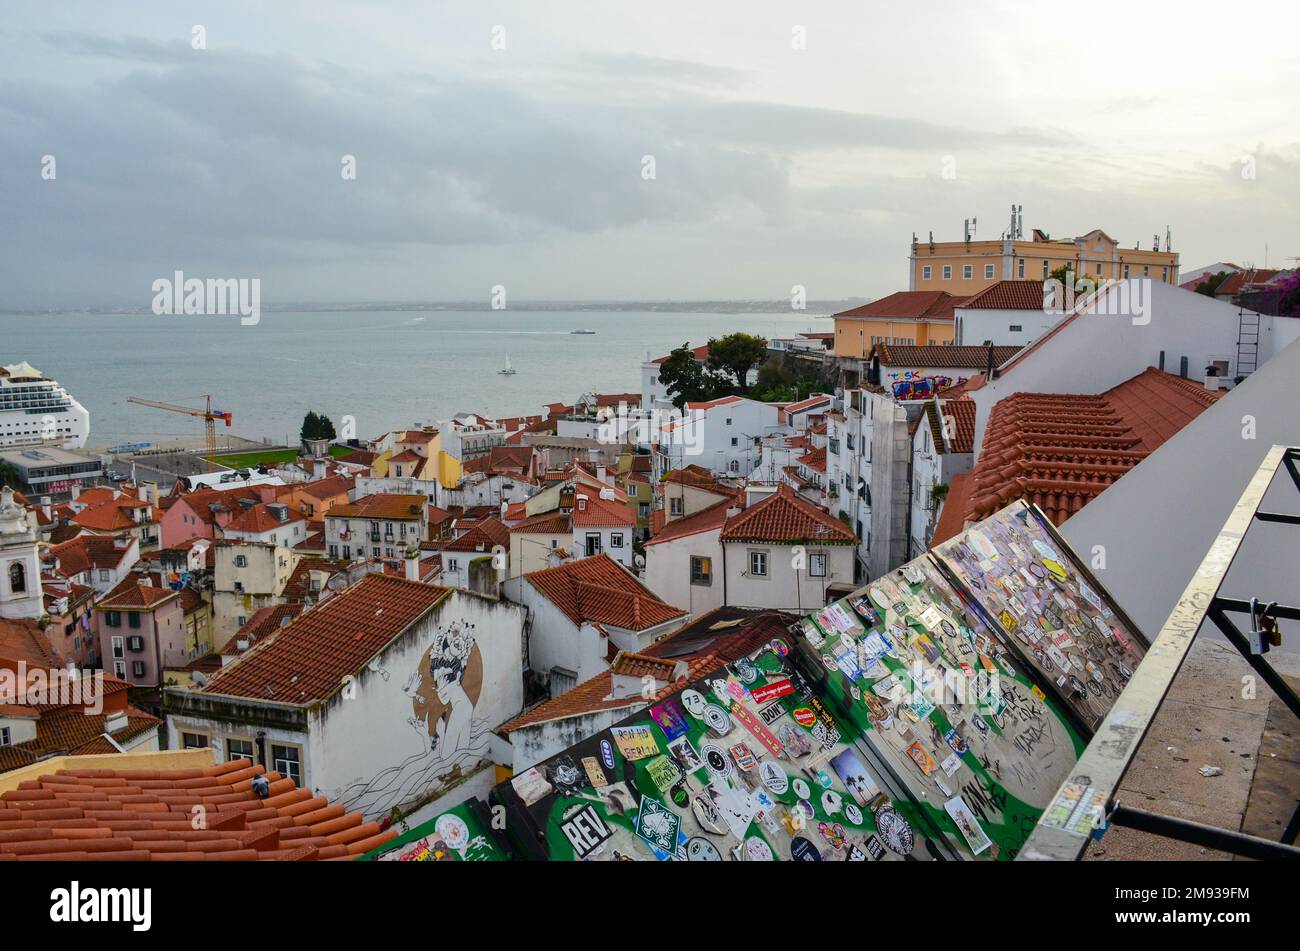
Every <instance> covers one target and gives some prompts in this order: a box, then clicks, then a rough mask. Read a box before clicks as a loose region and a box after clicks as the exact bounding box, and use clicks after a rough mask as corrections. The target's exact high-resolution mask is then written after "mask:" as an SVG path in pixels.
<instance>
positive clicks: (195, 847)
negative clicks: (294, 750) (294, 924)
mask: <svg viewBox="0 0 1300 951" xmlns="http://www.w3.org/2000/svg"><path fill="white" fill-rule="evenodd" d="M261 775H265V777H266V779H267V780H268V781H269V782H270V787H269V793H270V795H269V797H268V798H266V799H262V798H259V797H258V795H257V794H256V793H255V792H253V789H252V780H253V778H254V777H256V776H261ZM196 807H201V808H202V810H203V812H204V814H205V816H206V820H207V821H206V822H204V823H202V824H200V827H198V828H196V827H195V825H194V821H193V815H194V813H195V810H196ZM398 832H399V830H398V828H397V826H391V827H389V828H388V829H386V830H381V829H380V827H379V824H378V823H376V822H365V821H364V819H363V817H362V816H361V815H360V814H359V813H345V812H344V810H343V807H342V806H337V805H330V803H329V802H328V801H327V800H326V799H325V798H324V797H321V796H312V794H311V791H310V790H307V789H300V788H298V787H297V786H296V785H295V783H294V782H293V780H292V779H287V778H285V777H282V776H280V775H279V774H278V773H267V772H266V770H265V769H264V768H263V767H261V766H254V765H253V764H252V763H251V762H250V761H249V760H246V759H245V760H232V761H230V762H226V763H218V764H217V765H215V766H209V767H207V768H206V769H181V770H168V771H158V770H114V769H63V770H58V771H55V772H51V773H47V774H44V775H42V776H41V777H40V778H38V779H36V780H31V781H27V782H24V783H22V784H21V785H20V786H19V787H18V788H17V789H13V790H10V791H9V792H6V793H4V794H3V795H0V861H4V860H6V859H9V860H12V859H18V860H37V861H47V860H50V859H63V860H73V861H79V862H88V861H122V860H127V859H133V860H142V861H150V860H153V861H162V860H167V861H185V860H209V861H213V860H227V861H229V860H236V861H239V860H244V861H246V860H254V859H292V860H309V859H330V858H347V857H350V856H356V855H362V854H364V853H365V852H368V851H370V850H371V849H374V848H376V847H378V846H380V845H382V844H384V843H385V842H388V841H391V840H392V839H394V838H396V837H397V835H398Z"/></svg>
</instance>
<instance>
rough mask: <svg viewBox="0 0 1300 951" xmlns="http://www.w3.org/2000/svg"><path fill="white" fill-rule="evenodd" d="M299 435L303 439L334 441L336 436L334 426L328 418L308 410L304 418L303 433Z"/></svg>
mask: <svg viewBox="0 0 1300 951" xmlns="http://www.w3.org/2000/svg"><path fill="white" fill-rule="evenodd" d="M299 435H300V436H301V438H303V439H333V438H334V437H335V435H336V434H335V432H334V424H333V423H332V422H330V418H329V417H328V416H326V415H325V414H324V413H317V412H315V411H314V410H308V412H307V415H306V416H304V417H303V418H302V432H301V433H300V434H299Z"/></svg>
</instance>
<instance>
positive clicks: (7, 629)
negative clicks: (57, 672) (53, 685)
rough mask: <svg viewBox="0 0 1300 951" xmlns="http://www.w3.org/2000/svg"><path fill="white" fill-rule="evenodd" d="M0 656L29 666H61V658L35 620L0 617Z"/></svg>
mask: <svg viewBox="0 0 1300 951" xmlns="http://www.w3.org/2000/svg"><path fill="white" fill-rule="evenodd" d="M0 657H3V658H5V659H7V660H12V661H22V662H24V663H25V664H27V665H28V666H31V667H62V666H63V658H62V657H60V656H59V652H58V651H57V650H55V648H54V645H53V644H52V643H50V639H49V638H48V637H46V636H45V632H44V631H42V630H41V628H40V625H39V624H37V623H36V622H35V621H27V620H8V619H5V618H0Z"/></svg>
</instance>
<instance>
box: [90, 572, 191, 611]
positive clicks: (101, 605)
mask: <svg viewBox="0 0 1300 951" xmlns="http://www.w3.org/2000/svg"><path fill="white" fill-rule="evenodd" d="M142 578H143V576H142V575H140V574H136V573H134V572H132V573H131V574H129V575H127V576H126V577H125V578H123V579H122V580H121V581H120V582H119V583H118V585H117V587H116V588H114V589H113V590H112V591H110V592H108V594H106V595H104V596H103V597H102V598H100V600H99V602H98V603H97V604H96V605H95V610H97V611H110V610H117V609H118V608H127V609H131V608H149V609H152V608H155V607H157V606H158V605H160V604H162V603H163V602H164V601H167V600H169V599H171V598H174V597H176V592H175V591H173V590H172V589H171V588H164V587H162V586H161V585H155V584H141V583H140V582H141V580H142Z"/></svg>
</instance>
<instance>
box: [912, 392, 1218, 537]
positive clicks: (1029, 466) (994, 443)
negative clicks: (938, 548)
mask: <svg viewBox="0 0 1300 951" xmlns="http://www.w3.org/2000/svg"><path fill="white" fill-rule="evenodd" d="M1222 393H1223V391H1221V390H1207V389H1206V388H1205V387H1204V386H1202V385H1200V384H1198V383H1194V382H1192V381H1191V380H1185V379H1182V378H1181V377H1177V376H1174V375H1172V374H1169V373H1165V372H1163V371H1161V370H1157V369H1154V368H1152V367H1148V368H1147V369H1146V370H1144V371H1143V372H1142V373H1139V374H1138V375H1137V376H1135V377H1133V378H1132V379H1130V380H1126V381H1125V382H1123V383H1121V384H1120V385H1119V386H1116V387H1114V388H1113V389H1110V390H1107V391H1106V392H1105V393H1101V394H1098V395H1085V396H1079V395H1066V394H1058V393H1016V394H1015V395H1013V396H1009V397H1007V398H1005V399H1003V400H1000V401H999V402H998V403H997V404H996V405H995V406H994V407H993V409H992V411H991V412H990V413H989V421H988V425H987V427H986V428H985V433H984V443H983V446H982V448H981V452H980V456H979V461H978V463H977V464H976V466H975V468H974V469H973V470H971V472H970V474H969V478H970V483H969V487H968V490H967V491H968V493H969V495H968V498H967V500H966V504H965V506H964V510H963V512H962V515H963V516H964V519H965V521H978V520H980V519H982V518H985V517H987V516H988V515H990V514H992V513H993V512H994V511H996V510H997V509H1000V508H1002V507H1003V506H1004V505H1006V504H1008V503H1009V502H1011V501H1013V500H1015V499H1020V498H1023V499H1025V500H1027V501H1029V502H1031V503H1033V504H1035V505H1038V506H1039V507H1040V508H1041V509H1042V510H1043V511H1044V512H1045V513H1046V514H1047V516H1048V517H1049V518H1051V519H1052V521H1053V522H1055V523H1056V524H1057V525H1059V524H1061V523H1062V522H1064V521H1065V520H1066V519H1067V518H1069V517H1070V516H1071V515H1073V514H1074V513H1075V512H1077V511H1079V509H1081V508H1083V506H1084V505H1086V504H1087V503H1088V502H1090V501H1092V499H1094V498H1096V497H1097V496H1098V495H1100V494H1101V493H1102V491H1103V490H1105V488H1106V487H1107V486H1109V485H1111V484H1112V483H1113V482H1115V481H1116V480H1118V479H1119V478H1120V477H1121V476H1122V475H1124V474H1125V473H1126V472H1128V471H1129V470H1130V469H1132V468H1133V467H1134V466H1135V465H1137V464H1138V463H1139V462H1141V461H1142V460H1143V459H1145V458H1146V457H1147V456H1148V455H1150V454H1151V453H1152V452H1154V451H1155V450H1156V449H1157V448H1159V446H1160V445H1162V444H1163V443H1164V442H1165V440H1167V439H1168V438H1169V437H1170V436H1172V435H1174V434H1175V433H1176V432H1178V431H1179V430H1180V429H1182V428H1183V427H1184V426H1186V425H1187V424H1188V423H1189V422H1191V421H1192V420H1193V419H1195V418H1196V417H1197V416H1199V415H1200V414H1201V413H1202V412H1203V411H1204V410H1205V409H1206V408H1207V407H1209V406H1212V405H1213V404H1214V402H1215V401H1216V400H1217V399H1218V398H1219V397H1220V396H1221V395H1222ZM949 492H950V494H951V492H952V490H951V488H950V489H949ZM954 501H955V500H954V499H951V498H950V499H949V500H948V501H946V502H945V503H944V509H945V513H944V514H947V512H946V510H947V508H948V506H949V505H951V504H953V502H954ZM940 521H941V522H942V521H943V519H942V517H941V519H940ZM955 523H956V515H955V514H954V515H953V518H952V519H950V520H949V522H948V524H947V525H945V528H947V527H951V526H952V525H954V524H955ZM946 540H947V537H941V536H940V535H939V533H938V530H937V529H936V532H935V536H934V539H933V540H932V542H931V544H939V543H940V542H942V541H946Z"/></svg>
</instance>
